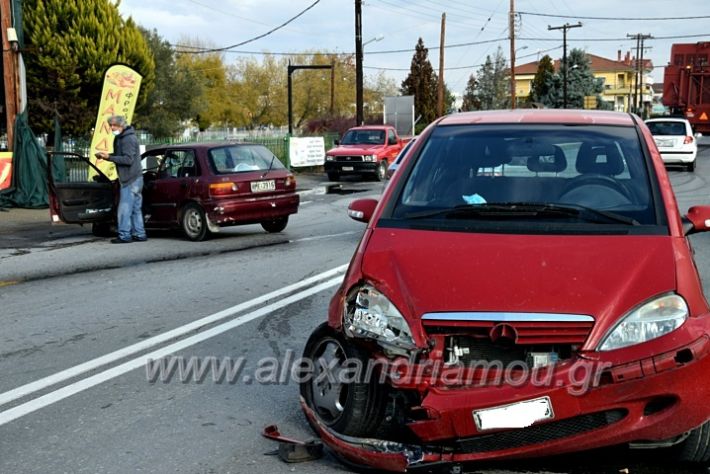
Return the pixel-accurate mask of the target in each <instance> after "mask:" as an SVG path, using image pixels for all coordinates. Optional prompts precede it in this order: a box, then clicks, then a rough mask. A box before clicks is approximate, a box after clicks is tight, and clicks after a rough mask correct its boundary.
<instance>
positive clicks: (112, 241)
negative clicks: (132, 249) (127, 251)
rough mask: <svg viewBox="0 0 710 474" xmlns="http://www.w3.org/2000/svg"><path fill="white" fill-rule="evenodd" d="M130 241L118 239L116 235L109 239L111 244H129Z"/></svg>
mask: <svg viewBox="0 0 710 474" xmlns="http://www.w3.org/2000/svg"><path fill="white" fill-rule="evenodd" d="M131 242H132V241H131V240H123V239H119V238H118V237H116V238H115V239H111V243H112V244H130V243H131Z"/></svg>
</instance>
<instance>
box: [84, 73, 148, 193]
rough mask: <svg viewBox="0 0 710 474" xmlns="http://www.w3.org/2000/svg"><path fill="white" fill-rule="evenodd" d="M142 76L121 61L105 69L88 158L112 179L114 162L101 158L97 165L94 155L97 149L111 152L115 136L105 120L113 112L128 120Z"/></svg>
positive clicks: (130, 118)
mask: <svg viewBox="0 0 710 474" xmlns="http://www.w3.org/2000/svg"><path fill="white" fill-rule="evenodd" d="M141 79H143V76H141V75H140V74H138V73H137V72H136V71H134V70H133V69H131V68H130V67H128V66H125V65H123V64H114V65H113V66H111V67H110V68H108V70H107V71H106V75H105V76H104V86H103V89H102V90H101V103H100V104H99V113H98V115H97V116H96V125H95V126H94V136H93V137H92V139H91V150H90V153H91V155H90V157H89V158H90V159H91V162H92V163H94V164H96V165H97V167H98V168H99V169H100V170H101V172H102V173H104V174H105V175H106V176H108V177H109V178H110V179H111V180H115V179H117V178H118V174H117V173H116V167H115V166H114V164H113V163H110V162H108V161H103V160H102V161H101V162H99V163H98V164H97V163H96V157H95V156H94V155H95V154H96V152H97V151H105V152H107V153H111V152H112V151H113V138H114V137H113V135H112V134H111V127H110V126H109V125H108V122H107V121H108V119H109V118H110V117H111V116H112V115H122V116H124V117H125V118H126V122H128V123H129V124H130V123H131V120H132V119H133V111H134V110H135V108H136V101H137V100H138V92H139V91H140V87H141Z"/></svg>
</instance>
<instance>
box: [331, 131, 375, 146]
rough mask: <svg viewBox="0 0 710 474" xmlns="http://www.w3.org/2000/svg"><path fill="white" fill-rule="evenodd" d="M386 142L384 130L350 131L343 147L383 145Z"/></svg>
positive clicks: (345, 136) (345, 137)
mask: <svg viewBox="0 0 710 474" xmlns="http://www.w3.org/2000/svg"><path fill="white" fill-rule="evenodd" d="M384 142H385V132H384V130H348V132H347V133H346V134H345V135H344V136H343V139H342V140H341V141H340V144H341V145H381V144H383V143H384Z"/></svg>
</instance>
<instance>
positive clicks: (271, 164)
mask: <svg viewBox="0 0 710 474" xmlns="http://www.w3.org/2000/svg"><path fill="white" fill-rule="evenodd" d="M275 159H276V155H271V163H269V168H268V169H267V170H266V171H264V174H262V175H261V177H262V178H263V177H264V176H266V175H267V174H269V171H271V167H272V166H274V160H275Z"/></svg>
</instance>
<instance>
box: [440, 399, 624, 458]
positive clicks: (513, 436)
mask: <svg viewBox="0 0 710 474" xmlns="http://www.w3.org/2000/svg"><path fill="white" fill-rule="evenodd" d="M626 413H627V412H626V410H623V409H618V410H608V411H604V412H599V413H591V414H588V415H580V416H575V417H573V418H566V419H564V420H559V421H551V422H549V423H545V424H542V425H535V426H531V427H529V428H523V429H516V430H511V431H503V432H499V433H493V434H490V435H483V436H477V437H475V438H467V439H460V440H457V441H456V442H455V445H454V449H455V450H456V451H458V452H462V453H484V452H489V451H500V450H504V449H513V448H519V447H521V446H529V445H531V444H539V443H546V442H548V441H554V440H557V439H562V438H568V437H570V436H574V435H578V434H582V433H587V432H589V431H593V430H597V429H599V428H604V427H606V426H609V425H611V424H613V423H616V422H618V421H621V420H622V419H623V418H624V417H625V416H626Z"/></svg>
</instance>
